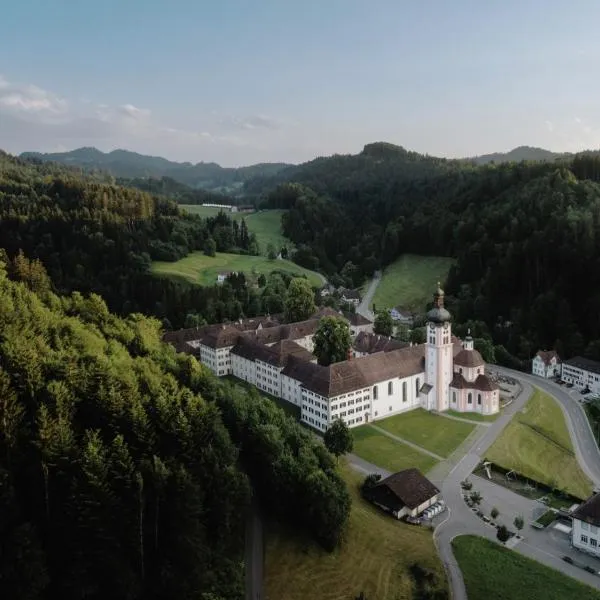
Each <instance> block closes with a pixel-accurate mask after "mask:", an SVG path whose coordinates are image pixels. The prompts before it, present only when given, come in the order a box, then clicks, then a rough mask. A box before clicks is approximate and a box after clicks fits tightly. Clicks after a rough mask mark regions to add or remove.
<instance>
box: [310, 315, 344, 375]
mask: <svg viewBox="0 0 600 600" xmlns="http://www.w3.org/2000/svg"><path fill="white" fill-rule="evenodd" d="M313 343H314V348H313V354H314V355H315V356H316V357H317V362H318V363H319V364H320V365H323V366H328V365H330V364H332V363H336V362H340V361H343V360H346V359H347V358H348V353H349V351H350V346H351V345H352V338H351V337H350V329H349V327H348V323H347V322H346V321H345V320H344V319H340V318H338V317H323V318H322V319H321V321H320V323H319V326H318V328H317V331H315V335H314V336H313Z"/></svg>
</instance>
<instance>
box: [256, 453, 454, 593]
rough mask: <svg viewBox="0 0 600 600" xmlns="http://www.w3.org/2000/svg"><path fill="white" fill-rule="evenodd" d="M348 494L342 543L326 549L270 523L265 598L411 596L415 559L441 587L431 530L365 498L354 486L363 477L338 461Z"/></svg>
mask: <svg viewBox="0 0 600 600" xmlns="http://www.w3.org/2000/svg"><path fill="white" fill-rule="evenodd" d="M341 471H342V475H343V477H344V479H345V480H346V483H347V484H348V488H349V491H350V493H351V495H352V509H351V513H350V521H349V527H348V532H347V535H346V539H345V541H344V544H343V546H342V547H341V548H340V549H339V550H336V551H335V552H333V553H331V554H329V553H327V552H324V551H323V550H321V549H320V548H318V547H317V546H316V545H315V544H314V543H313V542H311V541H310V540H306V539H303V538H301V537H300V536H299V535H298V534H297V533H290V532H289V531H284V530H282V529H280V528H278V527H275V526H273V527H271V531H270V532H269V533H268V534H267V540H266V557H265V591H266V598H268V599H269V600H306V599H307V598H314V599H318V600H352V599H353V598H355V597H356V596H358V595H359V593H360V592H364V593H365V596H366V597H367V598H368V599H369V600H401V599H405V598H413V597H414V596H413V593H412V587H413V586H412V581H411V578H410V575H409V573H408V568H409V567H410V566H411V565H412V564H413V563H419V564H420V565H422V566H423V567H424V568H427V569H431V570H433V571H434V572H435V574H436V575H437V578H438V581H439V582H440V585H441V586H446V581H445V574H444V571H443V568H442V565H441V563H440V561H439V559H438V558H437V554H436V551H435V547H434V544H433V540H432V535H431V532H430V531H428V530H427V529H425V528H420V527H414V526H411V525H405V524H404V523H400V522H399V521H396V520H395V519H393V518H391V517H390V516H389V515H386V514H385V513H383V512H382V511H380V510H379V509H377V508H376V507H374V506H372V505H371V504H369V503H367V502H365V501H364V500H363V499H362V498H361V497H360V495H359V492H358V486H359V485H360V483H361V482H362V481H363V479H364V477H363V476H361V475H359V474H357V473H355V472H354V471H352V470H350V468H349V467H348V466H347V465H345V464H343V466H342V467H341Z"/></svg>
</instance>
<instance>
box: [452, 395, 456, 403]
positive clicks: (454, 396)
mask: <svg viewBox="0 0 600 600" xmlns="http://www.w3.org/2000/svg"><path fill="white" fill-rule="evenodd" d="M452 404H456V392H452Z"/></svg>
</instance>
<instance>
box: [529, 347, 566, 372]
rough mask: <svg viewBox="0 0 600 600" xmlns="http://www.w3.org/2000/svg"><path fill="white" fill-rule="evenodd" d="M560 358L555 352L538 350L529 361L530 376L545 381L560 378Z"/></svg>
mask: <svg viewBox="0 0 600 600" xmlns="http://www.w3.org/2000/svg"><path fill="white" fill-rule="evenodd" d="M560 372H561V363H560V357H559V356H558V354H557V353H556V351H555V350H540V351H539V352H538V353H537V354H536V355H535V357H534V359H533V360H532V361H531V374H532V375H537V376H538V377H544V378H545V379H552V378H554V377H560Z"/></svg>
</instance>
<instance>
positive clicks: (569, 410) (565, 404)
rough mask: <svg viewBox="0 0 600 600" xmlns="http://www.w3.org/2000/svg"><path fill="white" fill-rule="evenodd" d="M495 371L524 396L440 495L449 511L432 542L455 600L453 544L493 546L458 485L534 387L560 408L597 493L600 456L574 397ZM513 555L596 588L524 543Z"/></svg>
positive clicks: (459, 587)
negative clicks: (468, 538)
mask: <svg viewBox="0 0 600 600" xmlns="http://www.w3.org/2000/svg"><path fill="white" fill-rule="evenodd" d="M494 370H496V371H498V373H500V374H503V375H508V376H509V377H513V378H514V379H517V380H518V381H519V382H520V383H521V385H522V390H521V392H520V394H519V395H518V396H517V397H516V398H515V400H514V402H513V403H512V404H511V405H510V406H508V407H507V408H506V410H505V412H504V414H503V415H502V416H501V417H499V418H498V419H497V420H496V421H495V422H494V423H493V424H492V425H491V427H489V428H488V429H487V430H485V431H484V432H483V433H482V435H481V436H480V437H479V438H477V439H476V440H475V441H474V442H473V444H472V446H471V448H470V449H469V451H468V452H467V454H466V455H465V456H464V457H463V458H462V459H461V461H460V462H459V463H458V464H457V465H456V466H455V467H454V469H453V470H452V471H451V472H450V473H449V474H448V476H447V477H446V478H445V480H444V481H443V482H442V483H441V490H442V493H443V495H444V499H445V501H446V504H447V506H448V516H447V518H446V520H445V521H444V522H442V523H441V524H440V525H438V526H437V528H436V529H435V532H434V540H435V543H436V546H437V548H438V552H439V554H440V558H441V559H442V562H443V563H444V566H445V568H446V572H447V574H448V579H449V583H450V586H451V589H452V598H453V600H467V593H466V589H465V585H464V581H463V577H462V573H461V571H460V568H459V566H458V564H457V562H456V559H455V558H454V555H453V553H452V539H453V538H455V537H457V536H459V535H465V534H475V535H480V536H482V537H487V538H489V539H492V540H495V530H494V529H492V528H491V527H489V526H488V525H485V524H484V523H483V522H482V521H481V520H480V519H479V518H478V517H477V516H476V515H475V514H474V513H473V512H472V511H471V509H469V508H468V506H467V505H466V503H465V502H464V501H463V499H462V489H461V487H460V482H461V481H463V480H464V479H466V478H467V477H469V476H470V475H471V472H472V471H473V469H474V468H475V467H476V466H477V464H478V463H479V462H480V460H481V459H482V458H483V457H484V456H485V452H486V451H487V449H488V448H489V447H490V446H491V444H492V443H493V442H494V440H495V439H496V437H498V435H499V434H500V433H501V432H502V429H503V428H504V427H505V426H506V425H507V424H508V422H509V421H510V420H511V418H512V417H513V416H514V414H515V413H516V412H518V411H520V410H521V409H522V408H523V406H524V405H525V403H526V402H527V400H528V399H529V398H530V396H531V395H532V393H533V385H535V386H537V387H539V388H540V389H542V390H543V391H545V392H547V393H548V394H550V395H551V396H552V397H553V398H554V399H556V400H557V402H558V403H559V405H560V406H561V408H562V410H563V413H564V415H565V421H566V423H567V427H568V430H569V433H570V435H571V439H572V441H573V445H574V448H575V454H576V457H577V460H578V462H579V464H580V466H581V468H582V469H583V470H584V471H585V473H586V474H587V475H588V476H589V477H590V479H591V480H592V481H593V482H594V484H595V486H597V487H600V450H599V449H598V446H597V444H596V441H595V440H594V436H593V433H592V430H591V428H590V426H589V423H588V420H587V418H586V416H585V413H584V411H583V408H582V406H581V405H580V403H579V402H577V400H576V398H577V396H576V395H575V394H577V393H576V392H573V393H570V392H568V391H567V390H566V389H565V388H564V387H563V386H559V385H558V384H556V383H554V382H552V381H547V380H544V379H541V378H539V377H535V376H533V375H528V374H527V373H522V372H520V371H513V370H512V369H505V368H502V367H496V366H494ZM438 487H439V486H438ZM516 550H517V551H519V552H522V553H523V554H525V555H527V556H530V557H531V558H533V559H535V560H538V561H541V562H543V563H545V564H547V565H549V566H552V567H554V568H555V569H559V570H561V571H563V572H566V573H568V574H570V575H571V576H576V577H577V578H578V579H580V580H584V581H587V583H588V584H591V585H594V586H596V587H598V582H597V581H596V579H597V578H596V577H595V576H593V575H592V576H591V577H590V576H588V575H587V573H584V572H580V571H578V570H576V569H573V568H572V567H570V565H566V564H565V563H563V562H562V561H561V560H560V559H557V557H556V556H553V555H551V554H546V553H544V552H543V550H540V549H539V548H536V547H534V546H530V545H529V544H527V543H526V542H521V544H519V546H518V547H517V548H516Z"/></svg>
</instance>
